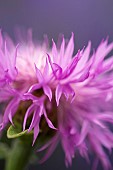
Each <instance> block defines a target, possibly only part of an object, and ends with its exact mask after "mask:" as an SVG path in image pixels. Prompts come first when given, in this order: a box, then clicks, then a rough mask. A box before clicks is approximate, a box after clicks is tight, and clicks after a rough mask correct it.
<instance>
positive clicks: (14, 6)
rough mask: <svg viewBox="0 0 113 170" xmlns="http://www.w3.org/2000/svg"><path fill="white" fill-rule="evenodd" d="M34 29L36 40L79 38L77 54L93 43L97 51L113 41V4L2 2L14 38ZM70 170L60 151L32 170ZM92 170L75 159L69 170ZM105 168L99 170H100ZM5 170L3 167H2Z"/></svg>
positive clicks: (103, 0)
mask: <svg viewBox="0 0 113 170" xmlns="http://www.w3.org/2000/svg"><path fill="white" fill-rule="evenodd" d="M17 26H19V27H24V28H32V29H33V33H34V38H35V39H37V38H38V39H39V40H42V39H43V34H48V36H49V38H50V39H51V38H54V39H55V40H57V37H58V35H59V33H63V34H64V35H65V37H67V38H69V37H70V36H71V32H72V31H73V32H74V34H75V44H76V47H75V51H76V50H77V49H79V48H82V47H83V46H84V45H86V44H87V42H88V40H91V41H92V45H93V47H97V45H98V44H99V43H100V42H101V40H102V38H106V37H107V36H109V41H112V40H113V0H0V27H1V28H2V30H3V31H5V32H7V33H8V34H9V35H10V36H11V37H12V38H14V28H15V27H17ZM36 169H41V170H53V169H54V170H58V169H61V170H66V167H65V165H64V153H63V151H62V150H61V148H60V147H58V149H57V150H56V151H55V153H54V154H53V156H52V157H51V158H50V159H49V160H48V161H47V162H45V163H44V164H43V165H36V166H31V167H30V168H29V170H36ZM72 169H76V170H90V169H91V167H90V166H88V165H87V164H86V163H85V161H84V160H81V159H80V158H79V159H75V160H74V161H73V166H72V167H71V168H69V170H72ZM100 169H101V167H100V168H99V170H100ZM0 170H2V166H1V167H0Z"/></svg>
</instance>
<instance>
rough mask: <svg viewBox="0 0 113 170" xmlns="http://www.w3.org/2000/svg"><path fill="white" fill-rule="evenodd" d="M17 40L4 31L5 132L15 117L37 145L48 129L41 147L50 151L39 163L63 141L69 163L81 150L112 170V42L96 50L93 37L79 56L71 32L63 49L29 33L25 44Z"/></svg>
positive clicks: (0, 99) (0, 97)
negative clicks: (6, 34) (93, 45)
mask: <svg viewBox="0 0 113 170" xmlns="http://www.w3.org/2000/svg"><path fill="white" fill-rule="evenodd" d="M18 43H19V44H18V45H15V44H14V43H13V41H12V40H11V39H10V38H9V37H8V36H4V37H3V36H2V34H0V103H1V105H2V111H1V115H2V117H3V118H2V123H1V127H0V128H1V131H2V130H3V129H4V128H6V127H7V125H8V124H12V125H13V126H14V124H15V120H16V121H18V122H21V123H22V127H23V131H25V130H27V132H28V133H29V132H31V131H32V132H33V135H34V137H33V144H34V143H35V141H36V139H38V136H39V135H40V134H41V133H42V134H44V135H45V138H46V137H47V135H48V132H47V129H49V128H50V129H52V132H53V131H54V133H53V135H52V137H51V139H50V140H49V141H48V142H47V143H46V144H45V145H44V146H42V148H40V149H39V151H41V150H45V149H47V153H46V155H45V157H44V158H43V159H42V160H41V162H43V161H45V160H46V159H47V158H48V157H49V156H50V155H51V153H52V152H53V151H54V149H55V147H56V146H57V143H58V142H59V141H60V142H61V144H62V147H63V150H64V152H65V163H66V165H67V166H68V165H71V163H72V158H73V157H74V155H75V153H76V152H79V154H80V155H81V156H82V157H83V158H85V159H86V160H87V161H89V160H90V159H89V155H91V154H93V155H95V159H96V162H97V163H98V161H99V162H101V163H102V165H103V168H104V169H105V170H108V169H110V168H111V164H110V161H109V159H108V156H107V154H106V152H105V148H106V149H107V150H108V151H109V152H110V151H111V150H112V148H113V132H112V124H113V57H112V56H111V57H107V56H108V54H109V53H110V52H111V51H112V50H113V43H110V44H108V39H106V40H102V42H101V43H100V45H99V46H98V48H97V49H96V50H94V51H93V52H92V50H91V49H92V48H91V42H90V41H89V43H88V45H87V46H86V47H84V48H83V49H81V50H78V52H77V54H75V55H73V52H74V34H73V33H72V35H71V38H70V40H69V41H68V43H67V41H66V40H65V39H64V37H63V36H62V38H61V42H60V46H59V47H58V46H57V45H56V43H55V42H54V41H53V40H52V43H53V45H52V48H49V47H48V44H47V39H45V40H44V42H43V44H39V43H33V41H32V37H31V32H30V31H29V32H28V38H27V42H24V41H23V40H22V39H21V41H20V42H18ZM94 166H95V169H96V164H95V165H94Z"/></svg>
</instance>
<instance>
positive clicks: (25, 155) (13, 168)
mask: <svg viewBox="0 0 113 170" xmlns="http://www.w3.org/2000/svg"><path fill="white" fill-rule="evenodd" d="M31 152H32V144H31V141H29V140H27V141H23V140H20V139H16V140H15V141H14V144H13V147H12V149H11V152H10V153H9V155H8V158H7V160H6V167H5V170H24V168H25V167H26V164H27V163H28V161H29V158H30V155H31Z"/></svg>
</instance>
